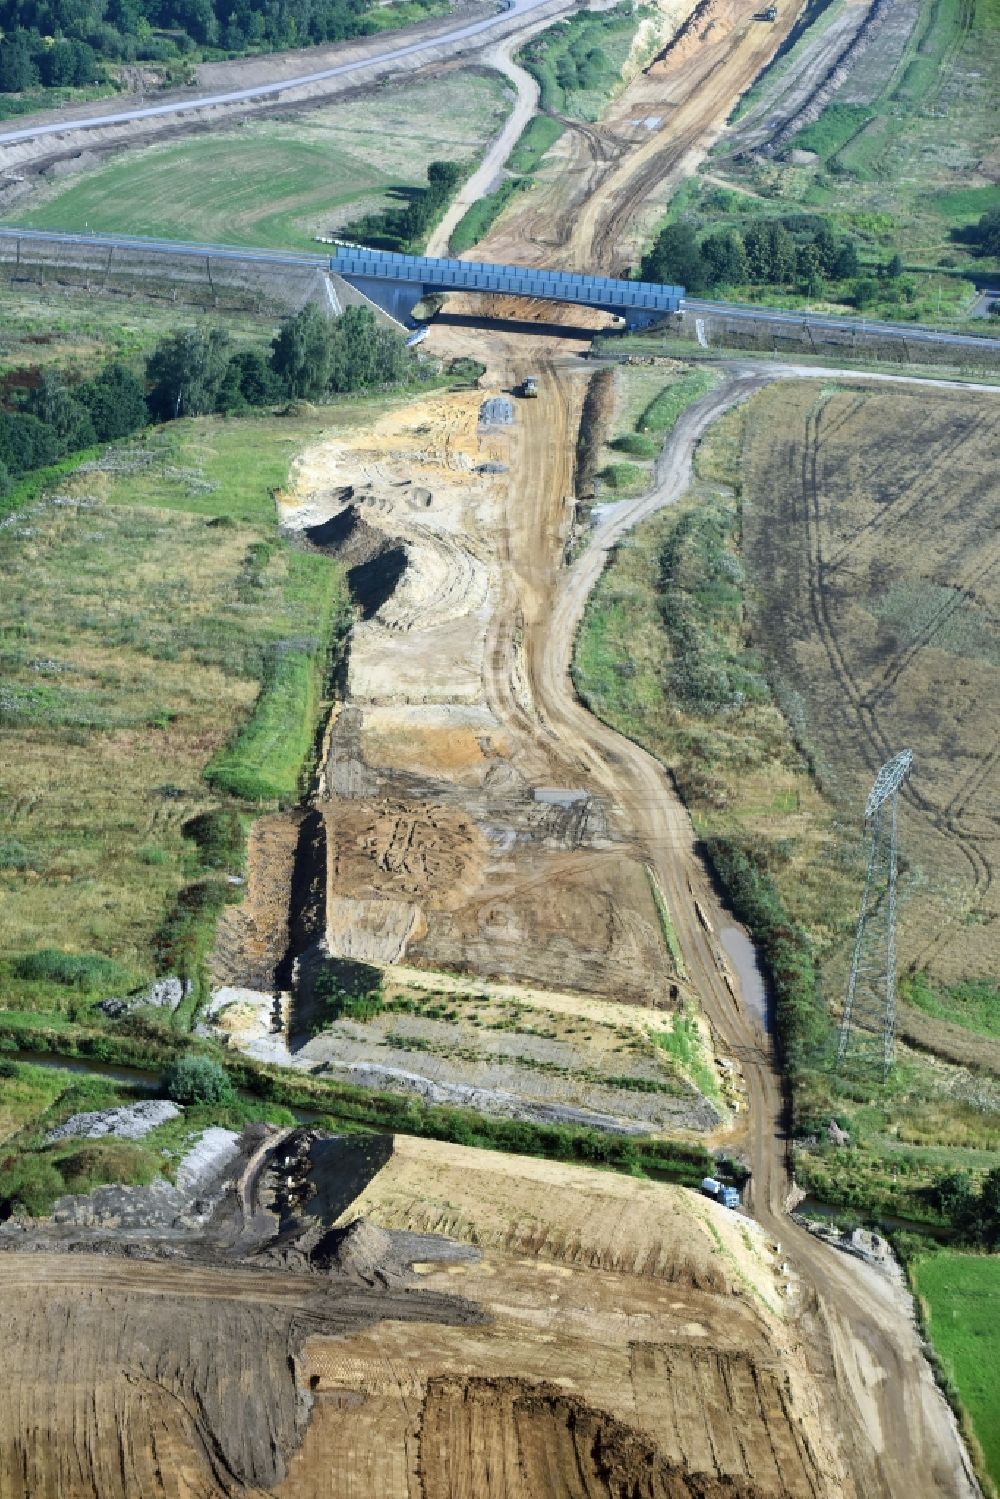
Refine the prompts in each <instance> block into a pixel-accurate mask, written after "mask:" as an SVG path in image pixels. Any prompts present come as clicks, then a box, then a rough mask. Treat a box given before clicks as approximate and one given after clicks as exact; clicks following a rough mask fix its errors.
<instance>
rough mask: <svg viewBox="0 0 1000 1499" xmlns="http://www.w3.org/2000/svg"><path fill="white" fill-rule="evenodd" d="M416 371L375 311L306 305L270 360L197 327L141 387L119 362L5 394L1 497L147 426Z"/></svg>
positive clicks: (165, 345)
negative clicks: (329, 312) (33, 475)
mask: <svg viewBox="0 0 1000 1499" xmlns="http://www.w3.org/2000/svg"><path fill="white" fill-rule="evenodd" d="M414 368H415V364H414V360H413V357H412V355H411V354H410V353H409V351H408V350H407V349H406V346H405V344H404V342H403V340H402V339H401V338H399V337H398V336H397V335H396V334H394V333H392V332H390V331H388V330H387V329H384V328H381V327H379V325H378V324H377V323H376V321H375V317H374V315H373V313H372V312H371V311H370V309H369V308H367V307H348V308H346V309H345V311H344V314H343V316H342V317H340V318H336V319H333V318H328V317H327V316H326V315H325V314H324V313H323V312H321V311H320V310H319V309H318V308H316V307H312V306H309V307H305V308H303V310H302V311H301V312H299V313H297V314H296V316H295V317H293V318H289V320H288V321H287V322H286V323H285V324H284V326H283V327H282V328H281V329H280V331H279V332H278V334H277V336H276V338H275V339H274V341H273V343H272V344H271V348H270V350H269V351H266V352H265V351H264V350H261V349H253V348H250V349H235V350H234V348H233V346H232V342H231V340H230V338H229V335H228V333H226V331H225V330H224V329H221V328H212V329H203V328H195V329H184V330H182V331H180V332H178V333H174V334H172V335H171V336H170V337H169V338H166V339H164V340H163V342H161V343H160V344H158V345H157V347H156V348H155V349H154V350H153V352H152V353H151V354H150V356H149V358H148V359H147V361H146V367H145V378H144V379H143V378H140V377H139V376H138V375H136V374H134V373H133V371H132V370H130V369H129V368H127V366H125V365H123V364H121V363H118V362H117V361H112V362H111V363H109V364H107V365H105V366H104V368H103V369H102V370H100V372H99V373H98V374H97V375H95V376H94V377H93V378H92V379H89V380H78V381H76V382H75V383H72V382H70V381H69V380H67V378H66V377H65V375H63V374H61V373H60V372H58V371H49V370H47V371H45V372H44V373H43V375H42V376H41V379H40V380H39V382H38V384H37V385H35V386H34V387H31V388H28V387H23V386H22V387H15V388H14V389H13V390H11V391H10V392H8V394H7V405H6V406H5V407H0V495H2V494H4V493H5V492H6V491H7V490H8V489H9V487H10V485H11V483H12V482H13V480H15V479H16V478H18V477H20V476H21V475H23V474H27V473H30V472H31V471H32V470H34V469H39V468H44V467H46V466H47V465H49V464H52V463H57V462H58V461H59V459H60V458H64V457H66V456H67V455H68V454H70V453H76V452H79V451H80V450H81V449H83V448H88V447H92V446H93V445H94V444H95V443H105V442H114V441H116V440H117V439H119V438H122V437H128V436H130V435H131V434H132V433H133V432H138V431H140V430H141V429H142V428H143V427H145V426H147V425H148V424H149V423H150V422H151V421H155V422H162V421H173V420H175V419H176V418H177V417H181V416H203V415H206V414H207V413H209V412H223V413H227V414H232V415H237V414H239V413H240V412H244V411H248V410H251V409H252V408H254V407H260V406H269V405H274V404H275V403H276V402H278V401H282V400H288V399H294V398H300V399H305V400H321V399H323V398H324V397H325V396H328V395H336V394H340V393H343V392H347V391H354V390H373V389H378V388H384V387H386V386H391V385H397V384H399V383H400V382H401V381H402V380H403V379H404V378H405V377H406V376H407V375H408V374H409V373H410V372H412V371H413V369H414Z"/></svg>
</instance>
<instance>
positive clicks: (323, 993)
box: [313, 958, 382, 1030]
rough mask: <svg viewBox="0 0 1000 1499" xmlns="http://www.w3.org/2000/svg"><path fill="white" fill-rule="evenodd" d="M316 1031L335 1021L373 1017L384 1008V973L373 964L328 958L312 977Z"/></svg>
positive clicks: (314, 1027)
mask: <svg viewBox="0 0 1000 1499" xmlns="http://www.w3.org/2000/svg"><path fill="white" fill-rule="evenodd" d="M313 998H314V1000H315V1001H316V1020H315V1022H314V1025H313V1029H314V1030H322V1029H323V1028H324V1027H325V1026H327V1025H330V1024H332V1022H333V1021H334V1020H371V1019H372V1018H373V1016H375V1015H377V1014H378V1013H379V1011H380V1010H381V1009H382V973H381V970H380V969H378V968H375V967H373V966H372V964H371V963H357V962H354V961H353V960H352V959H350V958H326V959H325V960H324V962H323V964H322V967H321V968H320V969H319V971H318V972H317V974H316V975H315V977H314V979H313Z"/></svg>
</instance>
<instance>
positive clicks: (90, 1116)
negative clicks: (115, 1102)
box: [45, 1098, 183, 1145]
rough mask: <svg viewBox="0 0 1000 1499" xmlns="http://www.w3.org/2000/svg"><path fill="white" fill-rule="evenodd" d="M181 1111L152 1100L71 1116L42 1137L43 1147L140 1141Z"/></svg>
mask: <svg viewBox="0 0 1000 1499" xmlns="http://www.w3.org/2000/svg"><path fill="white" fill-rule="evenodd" d="M182 1112H183V1111H182V1110H181V1109H179V1108H178V1106H177V1104H175V1103H170V1102H169V1100H167V1099H166V1098H153V1099H149V1100H144V1101H143V1102H142V1103H132V1104H128V1105H127V1106H125V1107H123V1108H119V1109H97V1110H95V1111H93V1112H91V1113H87V1114H74V1115H73V1116H72V1118H70V1119H67V1120H66V1121H65V1122H64V1123H63V1124H57V1125H56V1127H55V1129H50V1130H49V1132H48V1134H47V1135H46V1136H45V1144H46V1145H52V1144H54V1143H55V1141H57V1140H70V1139H82V1140H100V1139H103V1138H104V1137H105V1136H107V1135H113V1136H114V1137H115V1138H116V1139H118V1140H141V1139H142V1138H143V1136H144V1135H148V1134H149V1132H150V1130H153V1129H155V1128H156V1126H157V1125H158V1124H166V1123H167V1121H168V1120H169V1119H176V1118H178V1116H179V1115H180V1114H181V1113H182Z"/></svg>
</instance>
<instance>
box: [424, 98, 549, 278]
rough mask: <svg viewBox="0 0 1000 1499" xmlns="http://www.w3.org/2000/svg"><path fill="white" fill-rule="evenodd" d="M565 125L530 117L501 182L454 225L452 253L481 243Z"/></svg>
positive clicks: (462, 252)
mask: <svg viewBox="0 0 1000 1499" xmlns="http://www.w3.org/2000/svg"><path fill="white" fill-rule="evenodd" d="M564 129H565V126H564V125H563V124H562V122H561V121H560V120H554V119H552V118H551V117H550V116H549V115H535V116H534V118H533V119H530V120H529V121H528V123H527V125H525V127H524V129H523V130H522V132H521V135H520V137H519V139H518V141H517V144H516V145H515V147H514V149H513V151H512V152H511V154H510V156H509V157H508V159H507V168H506V175H505V176H504V179H503V181H502V182H501V184H500V186H499V187H498V188H496V189H495V191H494V192H492V193H486V194H485V195H484V196H483V197H482V198H479V199H477V201H476V202H475V203H473V204H472V206H471V207H470V208H469V209H467V211H466V212H465V213H464V214H463V215H462V217H461V218H460V219H459V221H458V223H457V224H456V225H455V228H454V230H453V232H452V236H451V239H450V240H449V241H448V248H449V250H450V251H451V253H452V254H453V255H464V254H465V252H466V250H471V249H472V246H473V245H475V244H478V243H479V241H480V240H481V239H482V238H483V235H484V234H486V232H487V230H489V229H490V228H492V226H493V224H494V223H495V222H496V220H497V219H498V218H499V217H500V214H501V212H502V211H503V209H504V208H505V207H506V206H507V204H508V203H509V202H510V200H511V198H513V197H514V196H515V194H516V193H519V192H522V191H524V189H525V188H528V187H530V186H531V179H532V176H533V174H534V172H535V171H536V170H537V169H538V167H539V166H540V165H541V163H542V160H543V159H544V157H545V154H546V152H547V151H549V150H550V149H551V147H552V146H554V145H555V143H556V141H557V140H558V139H559V137H560V136H561V135H562V133H563V130H564Z"/></svg>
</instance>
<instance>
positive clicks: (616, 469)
mask: <svg viewBox="0 0 1000 1499" xmlns="http://www.w3.org/2000/svg"><path fill="white" fill-rule="evenodd" d="M598 478H599V479H603V480H604V482H605V484H607V485H608V487H609V488H611V489H638V488H639V486H640V485H641V484H642V483H643V481H644V480H645V478H646V474H645V471H644V470H643V469H641V468H639V466H638V464H635V463H609V464H608V466H607V467H606V468H602V469H601V471H600V473H599V474H598Z"/></svg>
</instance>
